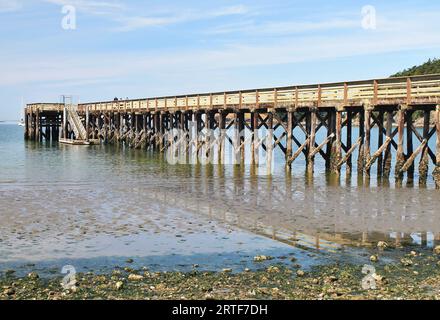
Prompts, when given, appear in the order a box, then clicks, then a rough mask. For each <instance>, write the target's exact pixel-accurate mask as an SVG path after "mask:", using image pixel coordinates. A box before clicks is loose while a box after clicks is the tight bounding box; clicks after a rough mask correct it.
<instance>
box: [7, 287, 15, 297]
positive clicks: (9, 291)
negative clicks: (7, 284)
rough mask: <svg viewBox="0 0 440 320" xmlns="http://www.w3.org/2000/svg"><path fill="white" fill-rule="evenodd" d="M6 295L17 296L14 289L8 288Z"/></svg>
mask: <svg viewBox="0 0 440 320" xmlns="http://www.w3.org/2000/svg"><path fill="white" fill-rule="evenodd" d="M4 294H6V295H8V296H12V295H14V294H15V289H14V288H8V289H6V290H5V291H4Z"/></svg>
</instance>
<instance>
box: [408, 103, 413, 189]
mask: <svg viewBox="0 0 440 320" xmlns="http://www.w3.org/2000/svg"><path fill="white" fill-rule="evenodd" d="M413 114H414V111H412V110H407V111H406V151H407V152H406V157H407V159H408V158H410V157H411V156H412V154H413V152H414V146H413V132H412V124H413ZM407 177H408V182H410V183H411V182H412V181H413V180H414V163H413V164H411V166H410V167H409V169H408V171H407Z"/></svg>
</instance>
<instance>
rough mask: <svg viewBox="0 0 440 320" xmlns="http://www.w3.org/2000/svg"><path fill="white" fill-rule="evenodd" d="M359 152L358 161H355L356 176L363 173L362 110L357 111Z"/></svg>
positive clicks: (363, 126)
mask: <svg viewBox="0 0 440 320" xmlns="http://www.w3.org/2000/svg"><path fill="white" fill-rule="evenodd" d="M359 138H360V143H359V152H358V161H357V171H358V176H362V175H363V174H364V163H365V159H364V153H365V151H364V149H365V112H364V111H363V110H362V111H360V112H359Z"/></svg>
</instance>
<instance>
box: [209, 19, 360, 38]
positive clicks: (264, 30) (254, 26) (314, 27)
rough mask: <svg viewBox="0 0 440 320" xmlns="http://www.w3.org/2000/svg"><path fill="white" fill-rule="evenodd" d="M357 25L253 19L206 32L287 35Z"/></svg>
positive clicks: (339, 21) (337, 21)
mask: <svg viewBox="0 0 440 320" xmlns="http://www.w3.org/2000/svg"><path fill="white" fill-rule="evenodd" d="M357 27H359V20H356V19H331V20H321V21H302V22H301V21H280V22H265V23H261V24H258V23H256V22H255V21H253V20H249V21H240V22H238V23H233V24H227V25H222V26H219V27H216V28H213V29H211V30H208V31H207V32H206V33H207V34H228V33H234V34H238V33H240V34H252V35H277V36H280V35H289V34H301V33H305V32H310V31H329V30H335V29H353V28H357Z"/></svg>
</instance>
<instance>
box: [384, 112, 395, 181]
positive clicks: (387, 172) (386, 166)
mask: <svg viewBox="0 0 440 320" xmlns="http://www.w3.org/2000/svg"><path fill="white" fill-rule="evenodd" d="M393 119H394V118H393V111H388V112H387V123H386V132H387V139H391V138H392V137H391V136H392V131H393ZM391 160H392V154H391V144H388V146H387V148H386V150H385V156H384V160H383V175H384V177H385V178H387V179H388V178H389V177H390V173H391Z"/></svg>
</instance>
